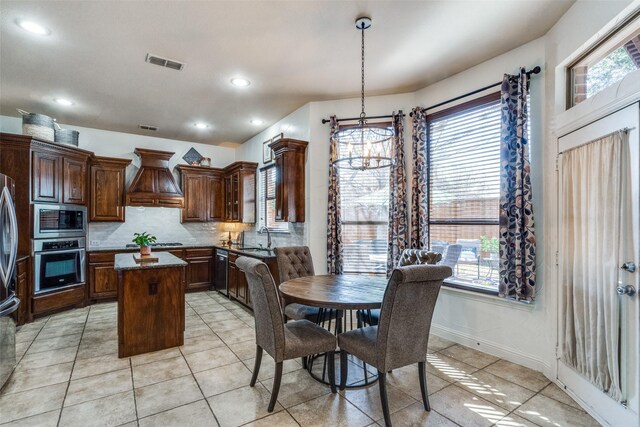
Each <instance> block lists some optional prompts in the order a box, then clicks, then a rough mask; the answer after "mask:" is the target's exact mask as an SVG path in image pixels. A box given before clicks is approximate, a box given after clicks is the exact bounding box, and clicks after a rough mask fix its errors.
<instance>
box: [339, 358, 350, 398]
mask: <svg viewBox="0 0 640 427" xmlns="http://www.w3.org/2000/svg"><path fill="white" fill-rule="evenodd" d="M347 363H348V362H347V352H346V351H344V350H340V390H344V389H345V387H346V386H347V372H349V370H348V369H347Z"/></svg>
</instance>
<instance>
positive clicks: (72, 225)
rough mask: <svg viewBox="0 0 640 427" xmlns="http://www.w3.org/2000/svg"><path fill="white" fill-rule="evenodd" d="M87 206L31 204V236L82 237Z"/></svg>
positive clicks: (84, 232) (44, 237)
mask: <svg viewBox="0 0 640 427" xmlns="http://www.w3.org/2000/svg"><path fill="white" fill-rule="evenodd" d="M86 234H87V208H86V207H84V206H75V205H45V204H35V205H33V238H34V239H47V238H59V237H84V236H85V235H86Z"/></svg>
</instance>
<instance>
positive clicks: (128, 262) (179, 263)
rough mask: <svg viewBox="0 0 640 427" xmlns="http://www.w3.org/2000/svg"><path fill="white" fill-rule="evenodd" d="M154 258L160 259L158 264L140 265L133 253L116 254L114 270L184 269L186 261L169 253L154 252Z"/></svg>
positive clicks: (147, 263)
mask: <svg viewBox="0 0 640 427" xmlns="http://www.w3.org/2000/svg"><path fill="white" fill-rule="evenodd" d="M153 256H155V257H157V258H158V262H145V263H140V264H138V263H137V262H136V261H135V260H134V259H133V254H132V253H130V252H129V253H124V254H116V258H115V262H114V267H113V268H114V269H115V270H116V271H119V270H143V269H150V268H167V267H184V266H186V265H187V262H186V261H183V260H181V259H180V258H178V257H177V256H175V255H172V254H170V253H169V252H154V253H153Z"/></svg>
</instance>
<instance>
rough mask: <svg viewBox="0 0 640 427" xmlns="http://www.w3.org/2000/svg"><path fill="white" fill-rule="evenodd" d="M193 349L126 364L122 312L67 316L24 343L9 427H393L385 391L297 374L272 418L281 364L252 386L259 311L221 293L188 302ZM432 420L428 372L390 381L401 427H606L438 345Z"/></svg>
mask: <svg viewBox="0 0 640 427" xmlns="http://www.w3.org/2000/svg"><path fill="white" fill-rule="evenodd" d="M186 301H187V303H186V304H187V307H186V313H187V314H186V316H187V318H186V331H185V345H184V346H182V347H179V348H173V349H168V350H163V351H159V352H155V353H150V354H145V355H139V356H135V357H131V358H124V359H118V357H117V340H116V339H117V333H116V322H117V316H116V312H117V307H116V304H115V303H106V304H98V305H93V306H91V307H86V308H83V309H77V310H72V311H68V312H64V313H59V314H56V315H54V316H50V317H48V318H44V319H38V320H37V321H36V322H34V323H30V324H28V325H24V326H23V327H21V328H20V329H19V331H18V334H17V337H16V341H17V342H18V347H19V355H18V356H19V358H21V359H22V360H20V363H19V365H18V368H17V369H16V370H15V371H14V373H13V376H12V378H11V380H10V381H9V383H8V384H7V386H5V387H4V389H3V390H2V391H1V392H0V425H1V426H2V427H7V426H18V425H29V426H40V425H42V426H89V425H98V426H100V425H123V426H136V425H139V426H153V425H162V426H169V425H181V426H191V425H193V426H239V425H253V426H289V425H292V426H293V425H299V426H319V425H327V426H328V425H331V426H335V425H348V426H359V425H362V426H368V425H376V423H377V424H381V425H382V424H384V422H383V421H382V420H381V417H382V410H381V406H380V402H379V392H378V386H377V385H373V386H371V387H370V388H360V389H355V390H348V391H343V392H340V393H338V394H337V395H331V394H330V390H329V388H328V387H327V386H325V385H322V384H320V383H318V382H316V381H315V380H312V379H311V378H310V377H309V374H308V373H307V372H306V371H304V370H303V369H302V366H301V365H300V363H299V361H297V360H295V361H289V362H287V367H286V369H285V375H284V377H283V381H282V386H281V388H280V395H279V403H278V405H277V406H276V410H275V411H274V413H272V414H268V413H267V411H266V409H267V408H266V407H267V403H268V400H269V395H270V389H271V386H272V379H271V377H272V375H273V374H272V372H273V361H272V360H270V358H269V357H268V356H266V355H265V357H264V358H263V366H262V369H261V373H260V374H261V375H260V376H259V382H258V384H257V386H256V387H255V388H253V389H252V388H251V387H249V386H248V384H249V379H250V377H251V374H250V372H251V370H252V369H253V358H254V357H255V356H254V354H255V353H254V352H255V344H254V342H255V341H254V340H255V335H254V331H253V320H252V318H251V315H250V314H248V312H247V310H245V309H244V308H242V307H240V306H239V305H238V304H236V303H233V302H230V301H229V300H227V299H226V298H225V297H223V296H222V295H219V294H217V293H215V292H201V293H194V294H188V295H187V296H186ZM427 361H428V363H429V364H428V376H427V378H428V380H427V381H428V386H429V393H430V400H431V407H432V410H431V412H430V413H429V412H425V411H424V408H423V407H422V403H421V401H420V389H419V383H418V377H417V371H418V370H417V367H416V366H409V367H405V368H401V369H397V370H394V371H393V373H391V374H389V375H388V381H389V399H390V407H391V411H392V421H393V423H394V425H396V426H400V425H402V426H419V425H442V426H456V425H458V426H468V425H486V426H491V425H497V426H507V425H508V426H510V427H517V426H530V425H534V426H535V425H554V426H585V425H597V423H596V422H595V421H594V420H593V418H591V417H590V416H589V415H588V414H587V413H586V412H584V411H583V410H582V409H581V408H580V406H579V405H578V404H577V403H575V402H574V401H573V400H571V398H570V397H569V396H568V395H566V394H565V393H564V392H563V391H562V390H561V389H559V388H557V387H556V386H555V385H553V384H551V383H550V382H549V381H548V380H547V379H546V378H545V377H544V376H543V375H542V374H540V373H537V372H534V371H531V370H529V369H526V368H523V367H521V366H518V365H515V364H512V363H510V362H507V361H504V360H500V359H497V358H495V357H493V356H490V355H488V354H484V353H481V352H479V351H477V350H474V349H471V348H468V347H463V346H461V345H457V344H455V343H453V342H450V341H448V340H446V339H443V338H440V337H437V336H432V337H431V338H430V354H429V356H428V358H427Z"/></svg>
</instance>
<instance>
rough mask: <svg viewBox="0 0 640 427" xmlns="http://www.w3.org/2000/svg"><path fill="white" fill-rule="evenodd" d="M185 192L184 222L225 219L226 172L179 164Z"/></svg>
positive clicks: (183, 191)
mask: <svg viewBox="0 0 640 427" xmlns="http://www.w3.org/2000/svg"><path fill="white" fill-rule="evenodd" d="M177 168H178V170H179V171H180V175H181V181H182V193H183V194H184V207H183V208H182V222H214V221H223V220H224V172H223V170H222V169H216V168H209V167H203V166H189V165H178V166H177Z"/></svg>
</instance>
